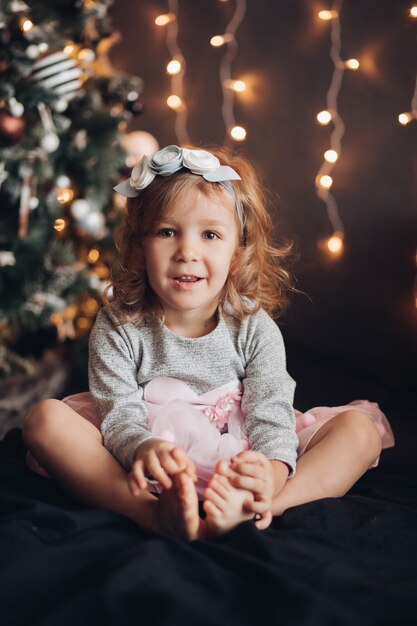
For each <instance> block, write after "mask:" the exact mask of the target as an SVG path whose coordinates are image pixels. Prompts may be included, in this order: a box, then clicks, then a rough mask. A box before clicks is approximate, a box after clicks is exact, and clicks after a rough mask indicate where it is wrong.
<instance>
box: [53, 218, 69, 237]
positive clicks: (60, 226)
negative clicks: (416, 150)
mask: <svg viewBox="0 0 417 626" xmlns="http://www.w3.org/2000/svg"><path fill="white" fill-rule="evenodd" d="M66 226H67V220H64V219H62V218H61V217H59V218H58V219H56V220H55V222H54V229H55V230H56V231H57V232H58V233H60V232H62V231H63V230H65V228H66Z"/></svg>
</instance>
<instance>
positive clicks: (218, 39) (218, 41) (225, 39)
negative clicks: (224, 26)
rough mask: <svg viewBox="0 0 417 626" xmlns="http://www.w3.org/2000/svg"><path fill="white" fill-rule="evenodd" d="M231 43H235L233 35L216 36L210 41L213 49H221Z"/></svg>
mask: <svg viewBox="0 0 417 626" xmlns="http://www.w3.org/2000/svg"><path fill="white" fill-rule="evenodd" d="M231 41H233V37H232V35H230V34H228V33H225V34H224V35H214V37H212V38H211V39H210V44H211V45H212V46H213V48H220V47H221V46H224V45H225V44H226V43H230V42H231Z"/></svg>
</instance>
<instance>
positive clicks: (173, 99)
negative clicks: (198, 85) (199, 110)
mask: <svg viewBox="0 0 417 626" xmlns="http://www.w3.org/2000/svg"><path fill="white" fill-rule="evenodd" d="M168 11H169V13H166V14H164V15H158V17H157V18H156V20H155V24H157V25H158V26H166V27H167V30H166V46H167V48H168V52H169V53H170V55H171V61H170V62H169V63H168V65H167V72H168V74H169V75H170V76H171V95H170V96H169V97H168V98H167V105H168V106H169V107H170V108H171V109H172V110H173V111H175V134H176V137H177V140H178V144H179V145H180V146H181V145H187V144H191V140H190V137H189V135H188V131H187V117H188V112H187V106H186V104H185V100H184V74H185V70H186V63H185V59H184V57H183V55H182V52H181V50H180V47H179V45H178V12H179V8H178V0H168Z"/></svg>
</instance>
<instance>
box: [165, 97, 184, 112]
mask: <svg viewBox="0 0 417 626" xmlns="http://www.w3.org/2000/svg"><path fill="white" fill-rule="evenodd" d="M167 105H168V106H169V108H170V109H173V110H174V111H181V110H182V111H183V110H184V102H183V101H182V100H181V98H180V97H179V96H177V95H176V94H172V95H171V96H168V98H167Z"/></svg>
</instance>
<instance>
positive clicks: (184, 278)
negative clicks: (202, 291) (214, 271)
mask: <svg viewBox="0 0 417 626" xmlns="http://www.w3.org/2000/svg"><path fill="white" fill-rule="evenodd" d="M202 280H204V279H203V278H201V277H200V276H194V275H193V274H180V276H173V278H172V281H173V283H174V285H175V287H176V288H177V289H180V290H185V291H187V290H192V289H194V287H195V286H196V285H198V284H199V283H200V282H201V281H202Z"/></svg>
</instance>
